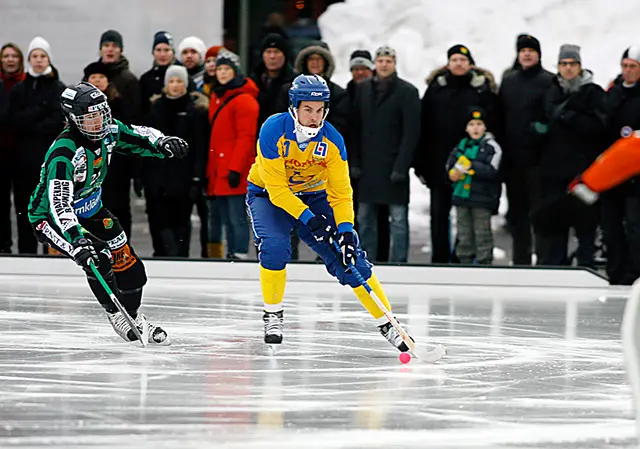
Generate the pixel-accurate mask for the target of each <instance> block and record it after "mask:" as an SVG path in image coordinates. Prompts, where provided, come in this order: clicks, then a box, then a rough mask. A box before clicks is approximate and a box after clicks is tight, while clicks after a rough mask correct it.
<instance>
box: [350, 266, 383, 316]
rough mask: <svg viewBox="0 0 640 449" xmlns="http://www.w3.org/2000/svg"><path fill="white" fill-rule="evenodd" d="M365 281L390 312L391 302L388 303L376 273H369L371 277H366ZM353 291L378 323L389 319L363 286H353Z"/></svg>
mask: <svg viewBox="0 0 640 449" xmlns="http://www.w3.org/2000/svg"><path fill="white" fill-rule="evenodd" d="M367 283H368V284H369V287H371V289H372V290H373V291H374V292H375V294H376V296H377V297H378V298H379V299H380V301H381V302H382V304H384V306H385V307H386V308H387V310H388V311H389V312H391V304H389V300H388V299H387V295H386V294H385V293H384V290H383V289H382V285H380V281H379V280H378V278H377V277H376V275H375V274H373V273H371V277H370V278H369V279H367ZM353 292H354V293H355V294H356V296H357V297H358V299H359V300H360V302H361V303H362V305H363V306H364V308H365V309H367V311H368V312H369V313H370V314H371V316H373V317H374V318H375V319H376V320H377V321H378V323H379V324H386V323H387V321H389V320H387V318H386V317H385V316H384V313H382V310H380V307H378V305H377V304H376V303H375V301H374V300H373V298H371V295H369V293H367V290H365V288H364V287H363V286H359V287H356V288H354V289H353Z"/></svg>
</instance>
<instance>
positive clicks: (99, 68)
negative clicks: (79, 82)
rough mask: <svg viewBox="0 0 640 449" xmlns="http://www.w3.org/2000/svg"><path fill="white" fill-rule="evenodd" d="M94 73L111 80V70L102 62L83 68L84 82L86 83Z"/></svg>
mask: <svg viewBox="0 0 640 449" xmlns="http://www.w3.org/2000/svg"><path fill="white" fill-rule="evenodd" d="M96 73H99V74H101V75H104V76H106V77H107V79H111V69H110V68H109V66H108V65H107V64H105V63H103V62H102V61H96V62H92V63H91V64H89V65H88V66H86V67H85V68H84V80H85V81H87V80H88V79H89V77H90V76H91V75H95V74H96Z"/></svg>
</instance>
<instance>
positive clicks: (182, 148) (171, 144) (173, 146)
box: [158, 136, 189, 159]
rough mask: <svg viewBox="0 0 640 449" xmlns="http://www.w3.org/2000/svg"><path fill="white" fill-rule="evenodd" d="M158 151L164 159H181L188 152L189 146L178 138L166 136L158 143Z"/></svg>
mask: <svg viewBox="0 0 640 449" xmlns="http://www.w3.org/2000/svg"><path fill="white" fill-rule="evenodd" d="M158 150H160V152H161V153H162V154H164V155H165V157H175V158H177V159H182V158H183V157H185V156H186V155H187V153H188V152H189V144H187V142H185V141H184V140H182V139H181V138H180V137H175V136H166V137H163V138H162V139H160V141H159V142H158Z"/></svg>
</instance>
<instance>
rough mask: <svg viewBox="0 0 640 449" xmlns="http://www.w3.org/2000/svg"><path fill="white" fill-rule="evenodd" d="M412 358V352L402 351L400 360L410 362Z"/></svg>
mask: <svg viewBox="0 0 640 449" xmlns="http://www.w3.org/2000/svg"><path fill="white" fill-rule="evenodd" d="M410 360H411V354H409V353H408V352H402V353H400V361H401V362H402V363H405V364H406V363H409V361H410Z"/></svg>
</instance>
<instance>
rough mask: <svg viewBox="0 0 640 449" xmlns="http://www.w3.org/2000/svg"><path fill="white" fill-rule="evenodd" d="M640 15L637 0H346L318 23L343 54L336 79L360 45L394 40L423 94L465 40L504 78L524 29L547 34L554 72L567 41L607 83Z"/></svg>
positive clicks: (637, 40) (406, 72)
mask: <svg viewBox="0 0 640 449" xmlns="http://www.w3.org/2000/svg"><path fill="white" fill-rule="evenodd" d="M638 17H640V2H639V1H637V0H616V1H615V2H611V1H610V0H537V1H535V2H526V4H523V3H522V2H518V1H513V0H492V1H490V2H471V1H461V0H459V1H454V2H451V1H441V0H345V2H344V3H335V4H333V5H331V6H330V7H329V8H328V9H327V11H326V12H325V13H324V14H323V15H322V16H321V17H320V19H319V26H320V30H321V32H322V38H323V40H325V41H326V42H327V43H328V44H329V47H330V48H331V51H332V53H333V54H334V55H335V57H336V61H337V70H336V73H335V75H334V76H333V78H332V80H333V81H335V82H336V83H338V84H340V85H343V86H344V85H345V84H346V82H347V81H348V80H349V78H350V74H349V55H350V54H351V52H352V51H353V50H355V49H367V50H369V51H370V52H371V53H372V54H373V53H374V51H375V49H376V48H377V47H378V46H380V45H383V44H388V45H391V46H392V47H394V48H395V49H396V50H397V52H398V74H399V75H400V76H401V77H403V78H405V79H407V80H408V81H410V82H412V83H413V84H414V85H415V86H416V87H417V88H418V89H419V90H420V91H421V92H423V91H424V89H425V88H426V85H425V81H424V80H425V78H426V76H427V74H428V73H429V72H430V71H431V70H433V69H434V68H436V67H439V66H442V65H444V64H446V59H447V49H448V48H449V47H451V46H452V45H454V44H458V43H460V44H464V45H466V46H468V47H469V49H470V50H471V54H472V55H473V57H474V59H475V61H476V63H477V65H478V66H479V67H483V68H485V69H488V70H490V71H491V72H493V73H494V75H495V76H496V79H497V81H500V79H501V76H502V72H503V71H504V70H505V69H506V68H508V67H509V66H511V64H512V63H513V61H514V59H515V55H516V51H515V39H516V36H517V35H518V34H521V33H530V34H531V35H533V36H535V37H537V38H538V39H539V40H540V42H541V45H542V62H543V65H544V66H545V67H546V68H547V70H550V71H552V72H554V71H556V63H557V56H558V49H559V47H560V45H562V44H564V43H572V44H577V45H580V46H581V47H582V61H583V66H584V67H585V68H588V69H590V70H592V71H593V72H594V74H595V80H596V82H597V83H599V84H601V85H603V86H604V85H606V84H608V83H609V82H610V81H611V80H612V79H613V78H614V77H615V76H616V75H617V74H618V73H619V64H620V57H621V55H622V52H623V51H624V49H625V48H627V47H629V46H630V45H634V44H638V45H640V36H639V35H638V32H637V30H638V28H637V27H638V25H637V21H638Z"/></svg>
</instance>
